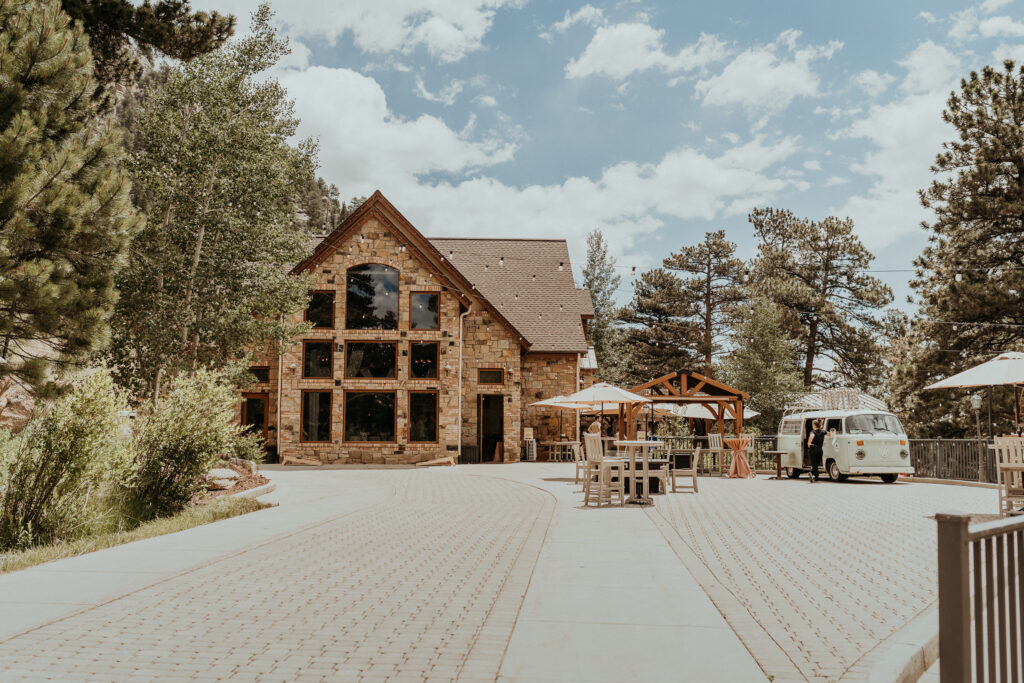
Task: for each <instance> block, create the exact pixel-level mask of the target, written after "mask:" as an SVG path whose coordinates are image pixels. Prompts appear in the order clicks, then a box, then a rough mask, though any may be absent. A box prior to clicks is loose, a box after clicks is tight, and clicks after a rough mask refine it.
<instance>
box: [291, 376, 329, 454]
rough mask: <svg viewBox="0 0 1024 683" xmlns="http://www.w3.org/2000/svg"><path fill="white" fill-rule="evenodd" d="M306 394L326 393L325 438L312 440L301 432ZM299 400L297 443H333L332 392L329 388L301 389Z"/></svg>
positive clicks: (303, 422) (304, 417)
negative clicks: (327, 396) (327, 399)
mask: <svg viewBox="0 0 1024 683" xmlns="http://www.w3.org/2000/svg"><path fill="white" fill-rule="evenodd" d="M306 394H328V395H329V396H330V400H329V401H327V440H326V441H312V440H309V439H304V438H302V437H303V433H304V431H305V429H304V428H305V425H306ZM299 400H300V402H299V443H333V437H334V392H333V391H332V390H331V389H303V390H302V394H301V396H300V399H299Z"/></svg>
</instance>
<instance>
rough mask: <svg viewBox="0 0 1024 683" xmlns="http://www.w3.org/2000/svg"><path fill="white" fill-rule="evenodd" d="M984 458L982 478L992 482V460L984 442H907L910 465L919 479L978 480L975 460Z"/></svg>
mask: <svg viewBox="0 0 1024 683" xmlns="http://www.w3.org/2000/svg"><path fill="white" fill-rule="evenodd" d="M979 457H984V458H985V461H984V465H983V468H982V469H983V470H984V474H985V476H984V478H981V479H980V480H981V481H986V482H994V481H996V458H995V457H993V454H992V451H991V450H989V447H988V441H987V440H985V439H981V440H978V439H910V464H911V465H913V466H914V473H915V474H916V475H917V476H919V477H929V478H932V479H959V480H961V481H979V468H978V458H979Z"/></svg>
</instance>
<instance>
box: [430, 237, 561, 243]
mask: <svg viewBox="0 0 1024 683" xmlns="http://www.w3.org/2000/svg"><path fill="white" fill-rule="evenodd" d="M427 239H428V240H474V241H477V242H566V243H568V240H566V239H564V238H563V239H558V238H556V237H427Z"/></svg>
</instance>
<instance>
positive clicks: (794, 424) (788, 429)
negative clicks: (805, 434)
mask: <svg viewBox="0 0 1024 683" xmlns="http://www.w3.org/2000/svg"><path fill="white" fill-rule="evenodd" d="M779 431H780V433H781V434H799V433H800V422H799V421H797V420H783V422H782V429H780V430H779Z"/></svg>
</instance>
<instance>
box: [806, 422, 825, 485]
mask: <svg viewBox="0 0 1024 683" xmlns="http://www.w3.org/2000/svg"><path fill="white" fill-rule="evenodd" d="M811 428H812V430H811V433H810V434H808V435H807V455H808V456H809V457H810V459H811V473H810V474H809V475H807V476H808V481H809V482H810V483H812V484H813V483H814V482H816V481H818V468H819V467H821V454H822V448H823V447H824V445H825V431H824V430H823V429H822V428H821V420H814V421H813V422H812V423H811Z"/></svg>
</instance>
